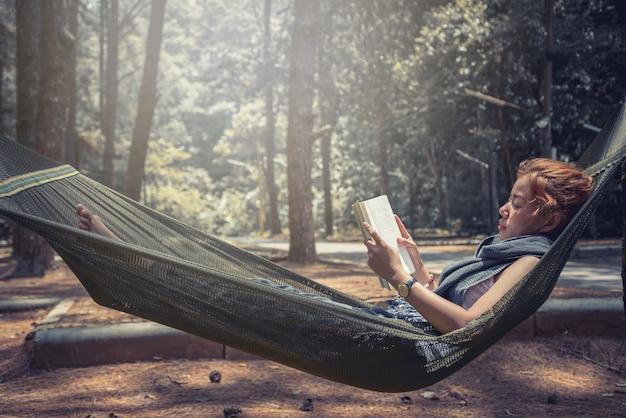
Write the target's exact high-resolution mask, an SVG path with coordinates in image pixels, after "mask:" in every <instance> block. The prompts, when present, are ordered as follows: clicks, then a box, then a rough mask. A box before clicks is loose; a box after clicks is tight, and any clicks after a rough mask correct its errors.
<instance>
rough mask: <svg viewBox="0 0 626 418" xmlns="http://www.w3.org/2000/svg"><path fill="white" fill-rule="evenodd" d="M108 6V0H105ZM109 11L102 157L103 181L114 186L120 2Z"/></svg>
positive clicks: (113, 3)
mask: <svg viewBox="0 0 626 418" xmlns="http://www.w3.org/2000/svg"><path fill="white" fill-rule="evenodd" d="M103 1H104V4H105V6H104V7H107V6H106V5H107V3H108V2H107V1H106V0H103ZM110 4H111V7H108V8H107V10H108V13H107V24H106V27H107V31H106V48H107V53H106V68H105V85H104V109H103V112H104V114H103V116H102V123H103V125H102V133H103V134H104V157H103V159H102V182H103V184H104V185H105V186H108V187H111V188H114V186H115V184H114V171H115V170H114V165H113V162H114V159H115V116H116V110H117V67H118V56H117V45H118V39H119V35H118V23H117V21H118V14H119V13H118V2H117V0H111V3H110Z"/></svg>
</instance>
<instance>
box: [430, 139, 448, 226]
mask: <svg viewBox="0 0 626 418" xmlns="http://www.w3.org/2000/svg"><path fill="white" fill-rule="evenodd" d="M425 154H426V161H427V162H428V167H429V168H430V172H431V173H432V175H433V179H434V184H435V194H436V196H437V207H438V208H439V226H440V227H441V228H445V226H446V223H447V218H446V212H447V211H446V205H445V203H444V191H443V184H442V180H441V175H440V174H439V170H437V162H436V161H435V156H434V152H433V151H432V150H430V149H429V148H428V147H426V149H425Z"/></svg>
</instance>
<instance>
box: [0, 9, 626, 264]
mask: <svg viewBox="0 0 626 418" xmlns="http://www.w3.org/2000/svg"><path fill="white" fill-rule="evenodd" d="M625 48H626V3H624V2H623V1H622V0H544V1H542V2H539V1H533V2H520V1H517V0H489V1H485V0H482V1H481V0H392V1H390V0H228V1H223V0H203V1H200V0H177V1H170V2H166V1H165V0H153V1H147V0H137V1H133V0H127V1H122V2H118V1H117V0H100V1H97V0H82V1H79V0H67V1H60V0H55V1H38V0H18V1H10V0H0V51H1V53H0V81H1V85H0V111H1V113H0V131H1V132H2V133H4V135H6V136H9V137H12V138H16V139H17V140H18V141H19V142H21V143H23V144H25V145H26V146H29V147H31V148H34V149H36V150H38V151H39V152H42V153H43V154H45V155H48V156H50V157H52V158H55V159H57V160H58V161H61V162H68V163H70V164H72V165H73V166H75V167H76V168H78V169H79V170H80V171H81V172H82V173H84V174H86V175H88V176H89V177H91V178H93V179H95V180H97V181H100V182H102V183H104V184H105V185H108V186H110V187H112V188H114V189H116V190H118V191H120V192H123V193H125V194H127V195H129V196H131V197H133V198H135V199H137V200H140V201H141V202H142V203H145V204H146V205H148V206H151V207H153V208H155V209H157V210H159V211H161V212H164V213H166V214H168V215H170V216H172V217H174V218H176V219H178V220H181V221H183V222H185V223H188V224H191V225H193V226H195V227H197V228H199V229H201V230H204V231H206V232H208V233H211V234H216V235H221V236H242V235H250V234H256V235H261V236H267V235H274V236H276V235H281V234H288V235H289V236H290V252H289V257H290V259H291V260H292V261H300V262H307V261H314V260H315V246H314V241H315V238H316V237H318V238H319V237H325V238H330V237H336V236H346V235H351V236H353V237H355V238H356V237H358V232H357V229H356V224H355V221H354V217H353V214H352V210H351V204H352V203H353V202H354V201H355V200H356V199H366V198H370V197H373V196H376V195H378V194H388V195H389V196H390V200H391V203H392V206H393V207H394V210H395V211H396V212H397V213H398V215H399V216H400V217H401V218H402V219H403V220H404V222H405V224H406V225H407V226H408V227H409V228H410V229H411V231H413V233H414V234H417V235H419V234H421V233H425V232H424V231H427V230H428V231H433V230H437V231H446V232H447V233H454V234H466V235H467V234H471V235H474V234H488V233H491V232H494V230H495V226H496V222H497V219H498V214H497V209H498V207H499V205H500V203H501V202H503V200H505V199H506V198H507V197H508V192H509V189H510V187H511V185H512V183H513V182H514V176H515V167H516V166H517V163H519V161H521V160H523V159H525V158H528V157H533V156H542V155H543V156H551V157H556V158H559V159H562V160H566V161H575V160H576V159H577V158H578V157H579V156H580V154H581V152H582V151H583V150H584V149H585V148H586V147H587V145H588V144H589V143H590V142H591V141H592V139H593V138H594V136H595V133H596V132H595V130H596V129H597V127H599V126H602V125H603V123H604V122H605V121H606V120H607V119H608V118H609V116H610V114H611V113H612V112H613V111H614V110H616V109H617V107H618V106H619V104H620V102H622V100H623V99H624V97H625V96H626V54H625ZM620 200H621V198H620V196H619V194H618V193H617V192H614V193H611V195H610V196H609V197H608V198H607V199H606V200H605V202H604V205H603V206H602V207H601V208H600V209H599V210H598V214H597V216H596V217H595V218H594V220H593V222H592V227H591V228H590V231H589V234H591V235H593V236H594V237H605V236H613V235H614V234H615V231H621V230H622V228H621V213H619V211H616V210H615V207H618V205H620V203H619V202H620ZM450 231H452V232H450ZM33 239H34V238H33V237H30V236H28V231H24V230H20V228H19V227H16V230H15V231H14V241H13V246H14V252H15V253H16V255H17V256H19V257H21V259H22V260H23V262H24V263H23V265H24V266H25V267H24V268H26V269H28V270H30V271H31V272H32V270H33V269H34V270H38V269H39V270H42V269H45V268H46V265H47V264H48V260H49V255H45V256H42V255H41V254H42V253H44V254H46V251H44V250H42V249H41V248H43V246H44V245H45V244H43V243H42V244H41V247H39V246H35V247H37V248H36V249H33V248H34V247H33V246H32V242H33V241H32V240H33ZM25 243H28V245H25Z"/></svg>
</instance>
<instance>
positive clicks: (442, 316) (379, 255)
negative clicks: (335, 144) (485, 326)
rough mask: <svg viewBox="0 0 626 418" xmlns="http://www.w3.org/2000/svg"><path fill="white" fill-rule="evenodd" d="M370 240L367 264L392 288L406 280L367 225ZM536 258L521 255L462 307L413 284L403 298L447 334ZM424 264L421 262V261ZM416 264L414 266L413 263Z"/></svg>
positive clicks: (421, 278)
mask: <svg viewBox="0 0 626 418" xmlns="http://www.w3.org/2000/svg"><path fill="white" fill-rule="evenodd" d="M365 226H366V229H367V231H368V232H369V234H370V236H371V237H372V238H371V239H369V240H367V241H365V245H366V246H367V248H368V254H369V260H368V265H369V266H370V268H371V269H372V270H374V272H376V273H377V274H379V275H380V276H381V277H383V278H384V279H386V280H387V281H388V282H389V283H390V284H391V285H392V286H393V287H395V288H397V287H398V286H399V285H400V284H402V283H406V282H407V281H408V280H410V278H411V276H410V275H409V274H407V273H406V272H404V270H403V269H402V265H401V264H400V257H399V256H398V254H397V252H396V251H395V249H394V248H392V247H390V246H389V245H387V244H386V243H385V242H384V241H383V240H382V239H381V238H380V235H378V233H377V232H376V231H375V230H374V229H373V228H372V227H371V226H370V225H367V224H366V225H365ZM538 261H539V259H538V258H535V257H530V256H529V257H523V258H520V259H519V260H517V261H515V262H514V263H513V264H511V265H510V266H509V267H507V268H506V269H505V270H504V271H502V272H501V273H500V274H499V275H498V277H496V282H495V283H494V285H493V286H492V287H491V289H489V290H488V291H487V292H486V293H485V294H484V295H482V296H481V297H480V298H479V299H478V300H477V301H476V303H475V304H474V305H473V306H472V307H471V308H469V309H467V310H465V309H464V308H463V307H462V306H459V305H457V304H455V303H453V302H451V301H449V300H447V299H445V298H443V297H441V296H439V295H438V294H436V293H433V292H432V291H431V290H429V289H427V288H426V287H424V286H420V284H418V283H416V284H415V285H413V286H412V287H411V289H410V292H409V295H408V296H407V298H406V300H407V301H408V302H409V303H410V304H411V305H412V306H413V307H414V308H415V309H416V310H417V311H418V312H419V313H420V314H422V315H423V316H424V318H426V320H427V321H428V322H429V323H430V324H431V325H432V326H433V327H435V328H436V329H437V330H438V331H439V332H441V333H446V332H450V331H453V330H456V329H459V328H462V327H464V326H465V325H467V324H468V323H469V322H470V321H472V320H473V319H476V318H478V317H479V316H480V315H481V314H482V313H484V312H485V311H487V310H488V309H490V308H491V307H492V306H493V305H494V304H495V303H496V302H497V301H498V300H500V298H502V296H504V294H505V293H506V292H508V291H509V290H510V289H511V288H512V287H513V286H514V285H515V284H516V283H517V282H519V281H520V280H521V279H522V277H524V276H525V275H526V273H528V272H529V271H530V270H531V269H532V268H533V267H534V266H535V264H537V262H538ZM422 265H423V263H422ZM416 267H417V266H416ZM426 275H428V273H427V272H426V268H425V267H423V268H421V269H418V271H417V272H416V274H415V278H416V279H417V280H418V282H419V283H426V282H428V280H429V279H426V277H429V275H428V276H426Z"/></svg>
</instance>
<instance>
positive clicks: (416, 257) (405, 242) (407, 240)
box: [393, 215, 424, 271]
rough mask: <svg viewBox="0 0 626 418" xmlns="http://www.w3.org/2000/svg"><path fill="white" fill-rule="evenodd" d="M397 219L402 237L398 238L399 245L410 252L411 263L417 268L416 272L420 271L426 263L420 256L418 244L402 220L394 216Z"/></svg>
mask: <svg viewBox="0 0 626 418" xmlns="http://www.w3.org/2000/svg"><path fill="white" fill-rule="evenodd" d="M393 216H394V217H395V218H396V223H397V224H398V228H400V235H401V237H400V238H398V244H399V245H401V246H403V247H404V248H406V249H407V251H408V252H409V256H410V257H411V261H412V262H413V265H414V266H415V270H416V271H419V270H420V269H421V268H422V265H423V264H424V262H423V261H422V256H421V255H420V252H419V249H418V248H417V244H416V243H415V241H413V238H411V234H409V231H407V229H406V227H405V226H404V224H403V223H402V221H401V220H400V217H399V216H398V215H393Z"/></svg>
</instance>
